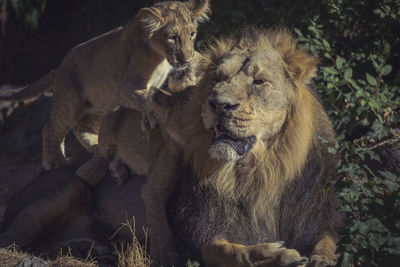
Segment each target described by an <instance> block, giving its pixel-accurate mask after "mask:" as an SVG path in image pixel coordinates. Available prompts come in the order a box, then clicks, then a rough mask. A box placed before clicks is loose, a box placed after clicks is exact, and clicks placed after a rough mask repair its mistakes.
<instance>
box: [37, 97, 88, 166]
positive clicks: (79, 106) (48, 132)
mask: <svg viewBox="0 0 400 267" xmlns="http://www.w3.org/2000/svg"><path fill="white" fill-rule="evenodd" d="M85 111H86V105H85V104H84V103H83V101H82V99H80V97H79V95H78V94H77V93H76V92H74V91H73V90H70V91H68V90H64V91H63V92H55V95H54V98H53V106H52V108H51V111H50V120H49V122H47V123H46V125H45V126H44V128H43V132H42V162H43V167H44V169H45V170H50V169H55V168H59V167H61V166H63V165H64V164H65V162H66V158H65V154H64V138H65V136H66V135H67V134H68V132H69V131H70V130H71V129H73V128H74V127H75V126H76V125H77V124H78V122H79V121H80V120H81V119H82V118H83V117H84V115H85Z"/></svg>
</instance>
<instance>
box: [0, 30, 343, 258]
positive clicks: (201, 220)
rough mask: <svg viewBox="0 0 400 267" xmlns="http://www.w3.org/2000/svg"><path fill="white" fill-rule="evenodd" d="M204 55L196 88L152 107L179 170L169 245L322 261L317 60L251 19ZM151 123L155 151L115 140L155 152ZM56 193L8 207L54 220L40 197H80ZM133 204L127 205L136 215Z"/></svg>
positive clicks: (324, 230) (332, 215) (328, 201)
mask: <svg viewBox="0 0 400 267" xmlns="http://www.w3.org/2000/svg"><path fill="white" fill-rule="evenodd" d="M205 54H206V57H207V59H206V60H205V61H204V65H202V67H203V68H204V77H203V78H202V79H201V81H200V83H199V85H198V86H197V87H196V88H192V89H190V90H188V91H186V92H183V94H185V95H184V96H183V98H186V99H187V100H186V101H183V103H180V104H179V103H178V104H177V105H176V106H175V107H174V108H172V109H170V113H166V114H164V115H166V118H167V120H166V121H163V119H164V118H161V120H160V123H161V126H160V127H162V129H163V131H166V132H167V133H169V135H170V136H172V137H173V139H174V140H176V141H177V142H178V143H179V142H181V143H182V144H184V145H183V159H184V165H185V167H184V168H182V169H178V170H177V171H176V174H177V175H178V176H180V178H181V179H180V182H179V183H178V188H177V189H176V190H175V194H174V197H173V198H172V199H171V200H170V204H169V207H170V209H171V213H172V216H171V220H170V222H171V225H172V227H173V228H174V229H175V236H176V240H177V244H178V246H180V247H183V248H184V249H185V250H186V251H189V255H191V257H192V258H193V257H196V256H200V257H201V259H202V260H203V261H204V263H205V264H206V265H207V266H304V265H305V264H307V261H306V259H305V258H303V257H301V256H300V254H301V255H305V256H308V257H310V259H311V260H310V264H311V266H326V265H332V264H334V262H335V248H336V245H335V241H336V232H335V229H336V227H337V224H338V222H339V219H340V216H339V215H338V214H337V213H336V211H335V201H334V198H333V193H332V192H331V191H330V190H328V191H326V190H324V188H325V187H326V186H327V183H328V182H329V181H331V180H333V178H334V170H335V167H336V165H337V159H336V157H335V155H332V154H330V153H328V150H327V148H328V146H329V145H331V144H333V142H334V136H333V131H332V128H331V126H330V123H329V120H328V118H327V116H326V114H325V112H324V110H323V108H322V106H321V104H320V102H319V101H318V98H317V97H316V96H315V95H314V94H313V92H312V91H311V90H310V89H309V88H308V86H307V85H308V84H309V83H310V80H311V78H312V77H313V76H314V75H315V70H316V63H317V60H316V59H315V58H313V57H311V56H309V55H308V54H307V53H305V52H303V51H301V50H298V49H297V48H296V42H295V41H294V40H293V38H292V36H291V35H290V34H289V33H288V32H287V31H285V30H264V29H254V28H248V29H246V30H245V31H243V32H242V33H241V34H240V35H238V36H237V37H231V38H226V39H222V40H220V41H217V42H216V44H215V45H214V46H212V47H211V48H209V49H208V50H207V52H206V53H205ZM132 112H133V113H134V112H135V111H132ZM171 118H173V120H171ZM116 122H117V124H116V126H117V128H118V127H120V126H121V125H123V124H125V123H127V122H131V124H130V125H132V126H133V125H136V126H138V125H140V115H139V114H137V116H121V117H120V120H116ZM166 122H169V123H170V124H168V123H166ZM132 129H137V132H138V133H140V132H141V130H140V129H139V127H136V128H135V127H132V128H130V130H132ZM116 130H118V129H116ZM157 131H159V130H158V129H154V130H152V133H153V135H150V140H149V143H148V144H157V145H156V148H155V150H153V149H154V147H151V146H150V145H149V146H145V145H144V142H145V139H142V138H128V136H127V137H126V138H127V139H126V140H128V141H130V142H126V143H125V144H126V145H127V147H126V149H128V150H132V149H138V150H142V149H144V151H146V150H148V151H150V152H151V151H162V150H163V149H164V148H165V147H163V144H162V143H163V142H164V141H163V140H164V139H163V137H162V135H160V134H157ZM142 134H143V133H142ZM151 138H156V140H158V141H159V142H158V143H157V142H153V141H152V140H151ZM119 139H120V140H119V141H121V139H122V137H120V138H119ZM160 140H161V141H160ZM325 140H327V141H328V142H327V143H326V142H325ZM158 144H161V145H158ZM166 152H168V149H167V150H166ZM131 153H133V152H131ZM147 153H148V152H147ZM162 153H165V150H164V152H162ZM164 155H166V156H165V157H168V153H165V154H164ZM161 160H162V159H161ZM177 160H180V158H178V159H177ZM166 162H168V159H167V158H166ZM182 163H183V162H182ZM60 171H61V170H60ZM167 179H168V177H167ZM159 182H160V185H162V184H163V181H162V180H160V181H159ZM70 183H71V184H72V181H71V182H70ZM82 184H83V183H80V186H82ZM101 185H102V183H101V184H100V185H99V186H96V187H95V189H94V190H95V192H96V191H97V190H100V189H99V188H100V187H101ZM79 188H80V187H79ZM121 188H125V186H124V187H121ZM125 189H126V188H125ZM67 190H68V187H67V186H63V189H62V190H59V191H60V193H59V195H58V196H57V198H56V199H54V201H52V202H49V201H47V202H46V201H44V202H45V204H46V205H44V204H42V203H41V202H37V201H35V203H39V204H37V205H34V207H35V210H33V209H32V208H31V207H26V208H25V209H24V210H23V212H20V214H32V213H37V211H38V210H39V211H41V214H47V215H49V214H50V215H51V216H47V217H46V218H55V217H57V216H54V214H58V213H61V212H60V210H59V209H56V208H53V207H52V204H51V203H58V202H60V201H61V200H62V199H66V200H65V201H66V202H68V203H70V202H71V204H70V205H66V204H63V207H64V209H63V211H62V214H73V213H72V212H71V211H70V210H73V209H76V208H74V207H77V206H78V207H81V206H82V204H79V205H72V204H74V203H75V202H77V201H78V200H77V199H79V200H81V199H84V198H83V197H79V198H78V197H76V196H75V195H80V194H83V193H82V191H83V190H81V189H80V190H75V191H73V192H71V191H72V190H69V191H70V192H69V193H68V194H67V193H66V192H65V191H67ZM103 190H104V187H103ZM325 191H326V192H325ZM80 192H81V193H80ZM103 192H104V191H103ZM136 192H137V188H136ZM71 195H73V196H75V197H74V198H73V200H70V199H72V197H71ZM104 195H105V194H104V193H102V194H99V195H98V198H95V199H96V202H98V203H101V205H103V207H102V208H100V210H102V211H103V212H101V213H99V214H101V215H102V216H99V215H98V216H97V217H96V218H97V220H100V221H102V222H104V221H106V223H109V224H112V223H114V224H115V220H114V221H113V218H114V217H115V212H116V209H115V208H114V209H112V212H113V214H114V215H113V216H111V217H110V216H104V214H105V213H106V212H104V211H105V210H110V209H107V208H105V207H106V206H107V205H111V206H114V207H115V206H116V202H115V201H101V198H102V196H104ZM64 196H68V198H66V197H64ZM132 197H134V196H132ZM150 197H151V196H150ZM153 197H154V198H157V196H153ZM138 198H139V196H136V198H135V199H138ZM65 201H64V202H65ZM74 201H75V202H74ZM135 203H136V202H135ZM31 205H32V204H31ZM135 206H136V207H137V205H136V204H135ZM42 210H43V211H42ZM29 211H30V212H29ZM66 211H68V212H66ZM142 211H143V210H142V209H136V210H135V209H133V210H128V214H129V215H135V216H136V217H137V218H141V219H140V220H141V221H143V220H142V218H143V214H140V212H142ZM121 212H122V213H124V212H126V210H122V211H121ZM14 213H15V212H14ZM16 216H17V215H16ZM17 218H18V216H17ZM46 218H41V219H42V221H40V222H39V224H41V225H42V227H32V228H33V229H45V228H44V227H43V225H48V220H47V219H46ZM71 220H72V219H71ZM7 221H8V222H10V226H8V227H7V229H11V230H7V229H6V230H5V232H4V233H3V234H2V236H0V237H2V238H3V240H6V241H7V240H13V236H14V235H18V233H17V231H15V230H14V231H13V230H12V229H18V228H19V229H21V228H22V226H23V224H24V223H25V224H26V221H24V220H23V219H21V217H19V220H18V221H16V223H20V224H21V226H20V227H17V225H16V224H15V223H14V221H13V220H12V219H8V220H7ZM70 224H71V223H70ZM137 226H138V225H137ZM29 236H31V237H32V236H35V237H37V236H38V235H37V233H36V234H32V233H30V235H29ZM22 238H23V237H22ZM0 239H1V238H0ZM22 241H23V242H25V244H27V243H29V242H28V241H27V240H22ZM281 241H283V242H285V245H286V247H288V248H284V247H282V243H281ZM181 253H182V254H181V255H187V254H186V253H184V252H183V250H181Z"/></svg>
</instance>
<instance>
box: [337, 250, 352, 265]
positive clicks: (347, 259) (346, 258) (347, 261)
mask: <svg viewBox="0 0 400 267" xmlns="http://www.w3.org/2000/svg"><path fill="white" fill-rule="evenodd" d="M340 266H341V267H349V266H353V254H350V253H348V252H345V253H343V257H342V262H341V263H340Z"/></svg>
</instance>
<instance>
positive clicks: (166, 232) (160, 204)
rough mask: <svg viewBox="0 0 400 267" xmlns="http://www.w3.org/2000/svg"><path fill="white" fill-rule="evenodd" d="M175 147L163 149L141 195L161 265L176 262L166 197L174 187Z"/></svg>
mask: <svg viewBox="0 0 400 267" xmlns="http://www.w3.org/2000/svg"><path fill="white" fill-rule="evenodd" d="M174 155H175V154H174V152H173V150H169V149H166V148H164V149H162V151H161V152H160V154H159V155H158V157H157V160H156V161H155V166H153V170H152V171H151V173H150V174H149V176H148V181H147V183H146V184H145V185H144V186H143V189H142V199H143V203H144V206H145V211H146V219H147V223H148V226H149V235H150V244H151V246H150V257H151V258H152V260H153V261H154V262H155V263H156V264H157V266H158V265H163V266H170V265H173V264H175V263H176V259H177V254H176V251H175V247H174V244H173V236H172V230H171V229H170V227H169V224H168V220H167V201H168V198H169V196H170V193H171V192H172V190H173V188H174V187H175V183H176V177H175V175H176V174H175V171H176V160H177V159H176V157H175V156H174Z"/></svg>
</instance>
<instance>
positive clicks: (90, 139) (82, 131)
mask: <svg viewBox="0 0 400 267" xmlns="http://www.w3.org/2000/svg"><path fill="white" fill-rule="evenodd" d="M100 125H101V117H100V116H97V115H94V114H86V115H85V117H83V119H81V120H80V121H79V123H78V125H76V126H75V127H74V129H73V132H74V135H75V137H76V138H77V139H78V141H79V143H80V144H81V145H82V146H83V147H84V148H85V149H86V150H87V151H88V152H90V153H94V152H95V151H96V147H97V144H98V139H99V130H100Z"/></svg>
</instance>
